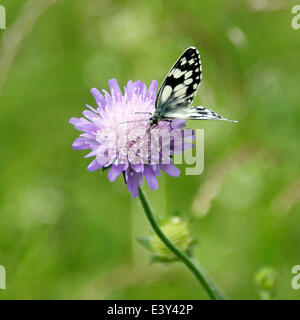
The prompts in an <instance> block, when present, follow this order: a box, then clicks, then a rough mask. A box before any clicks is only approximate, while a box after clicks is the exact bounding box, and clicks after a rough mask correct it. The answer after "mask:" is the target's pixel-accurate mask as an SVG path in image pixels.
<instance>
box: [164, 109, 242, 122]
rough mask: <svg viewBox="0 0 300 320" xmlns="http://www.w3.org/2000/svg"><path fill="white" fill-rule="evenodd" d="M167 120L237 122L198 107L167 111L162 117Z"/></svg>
mask: <svg viewBox="0 0 300 320" xmlns="http://www.w3.org/2000/svg"><path fill="white" fill-rule="evenodd" d="M164 117H165V118H168V119H186V120H193V119H194V120H224V121H231V122H237V121H236V120H229V119H226V118H224V117H222V116H220V115H219V114H217V113H216V112H214V111H213V110H210V109H208V108H205V107H202V106H198V107H193V106H192V107H181V108H175V109H172V110H170V111H167V112H166V113H165V115H164Z"/></svg>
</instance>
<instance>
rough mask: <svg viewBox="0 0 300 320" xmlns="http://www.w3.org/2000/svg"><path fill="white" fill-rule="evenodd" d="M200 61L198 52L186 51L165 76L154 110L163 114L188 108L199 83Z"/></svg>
mask: <svg viewBox="0 0 300 320" xmlns="http://www.w3.org/2000/svg"><path fill="white" fill-rule="evenodd" d="M201 73H202V70H201V61H200V54H199V52H198V50H197V49H196V48H194V47H190V48H188V49H186V50H185V51H184V52H183V54H182V55H181V56H180V57H179V59H178V60H177V62H176V63H175V64H174V66H173V67H172V68H171V70H170V71H169V73H168V74H167V76H166V79H165V80H164V82H163V84H162V86H161V88H160V89H159V92H158V95H157V98H156V102H155V108H156V109H157V110H156V111H157V112H160V113H161V114H162V115H164V113H165V112H167V111H171V110H173V109H174V110H175V109H177V108H179V107H184V106H186V107H188V106H189V105H190V104H191V103H192V101H193V98H194V96H195V93H196V91H197V89H198V87H199V84H200V81H201Z"/></svg>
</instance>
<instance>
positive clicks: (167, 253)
mask: <svg viewBox="0 0 300 320" xmlns="http://www.w3.org/2000/svg"><path fill="white" fill-rule="evenodd" d="M161 230H162V231H163V233H164V234H165V235H166V237H167V238H168V239H169V240H170V241H171V242H172V243H173V244H174V245H175V246H176V247H178V248H179V249H181V250H182V251H184V252H185V253H189V251H190V249H191V247H192V245H193V243H194V240H193V238H192V237H191V234H190V228H189V225H188V223H187V221H184V220H182V219H181V218H180V217H173V218H171V219H170V220H168V221H167V222H165V223H164V224H163V225H162V226H161ZM150 249H151V251H152V252H153V254H154V257H153V260H157V261H172V260H176V256H175V255H174V253H173V252H172V251H171V250H170V249H169V248H168V247H167V246H166V245H165V244H164V243H163V242H162V241H161V240H160V239H159V238H158V236H157V235H156V234H154V235H153V236H152V237H151V239H150Z"/></svg>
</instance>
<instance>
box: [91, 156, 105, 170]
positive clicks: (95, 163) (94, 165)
mask: <svg viewBox="0 0 300 320" xmlns="http://www.w3.org/2000/svg"><path fill="white" fill-rule="evenodd" d="M102 167H103V165H102V164H100V163H99V162H98V161H97V159H94V160H93V161H92V162H91V163H90V164H89V165H88V167H87V169H88V170H89V171H96V170H98V169H100V168H102Z"/></svg>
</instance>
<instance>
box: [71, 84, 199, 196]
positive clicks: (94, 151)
mask: <svg viewBox="0 0 300 320" xmlns="http://www.w3.org/2000/svg"><path fill="white" fill-rule="evenodd" d="M109 87H110V93H109V92H107V91H106V90H103V93H104V95H103V94H102V93H100V91H98V90H97V89H95V88H93V89H92V90H91V93H92V94H93V96H94V98H95V100H96V103H97V108H96V109H94V108H92V107H91V106H89V105H87V108H88V109H89V110H84V111H83V116H84V117H82V118H71V119H70V123H71V124H73V125H74V127H75V129H77V130H79V131H82V132H83V133H82V134H80V136H79V138H77V139H76V140H75V141H74V143H73V149H75V150H83V149H91V152H90V153H89V154H88V155H86V157H95V158H94V159H93V161H92V162H91V163H90V164H89V166H88V167H87V169H88V170H89V171H95V170H98V169H100V168H109V172H108V179H109V180H110V181H111V182H112V181H114V180H115V179H116V178H117V177H118V176H119V175H120V174H122V173H123V174H124V178H125V181H126V184H127V187H128V190H129V191H130V192H131V194H132V196H133V197H134V198H135V197H137V196H138V188H139V186H141V185H142V182H143V177H145V179H146V181H147V183H148V185H149V187H150V188H151V189H152V190H155V189H157V188H158V182H157V178H156V177H157V176H160V171H161V170H162V171H164V172H165V173H167V174H168V175H171V176H174V177H178V176H179V175H180V170H179V169H178V168H177V167H175V166H174V164H173V162H172V159H170V157H171V156H172V155H173V154H175V153H179V152H182V151H183V150H184V149H188V148H191V147H193V145H192V143H191V139H193V131H192V130H190V129H184V130H182V129H181V128H183V127H184V126H185V121H184V120H173V121H170V122H168V121H160V122H159V123H158V125H157V126H152V127H150V125H149V119H150V117H151V114H152V113H153V112H154V109H155V98H156V90H157V81H155V80H153V81H152V82H151V84H150V86H149V88H148V89H147V87H146V85H145V84H144V83H143V82H141V81H136V82H133V81H129V82H128V83H127V85H126V86H125V87H124V94H122V92H121V90H120V87H119V85H118V82H117V80H116V79H111V80H109ZM184 138H187V139H185V140H184ZM186 140H188V141H186Z"/></svg>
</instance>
